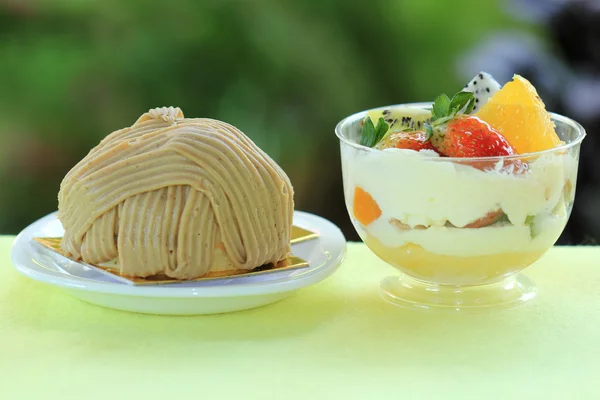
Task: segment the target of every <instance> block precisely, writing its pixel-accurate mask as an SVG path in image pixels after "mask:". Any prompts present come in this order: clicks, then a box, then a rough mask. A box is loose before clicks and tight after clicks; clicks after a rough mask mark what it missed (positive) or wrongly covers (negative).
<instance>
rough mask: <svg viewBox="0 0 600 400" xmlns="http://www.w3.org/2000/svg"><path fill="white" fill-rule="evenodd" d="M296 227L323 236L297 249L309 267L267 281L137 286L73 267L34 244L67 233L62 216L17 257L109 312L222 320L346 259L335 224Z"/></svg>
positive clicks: (23, 240)
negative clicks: (222, 316)
mask: <svg viewBox="0 0 600 400" xmlns="http://www.w3.org/2000/svg"><path fill="white" fill-rule="evenodd" d="M294 225H297V226H300V227H302V228H305V229H308V230H311V231H313V232H317V233H319V235H320V236H319V238H317V239H314V240H309V241H307V242H303V243H298V244H295V245H292V252H293V253H294V255H296V256H298V257H300V258H303V259H304V260H306V261H307V262H308V263H309V266H308V267H306V268H302V269H297V270H291V271H281V272H271V273H268V274H264V275H256V276H248V277H237V278H236V277H233V278H223V279H217V280H210V281H203V282H202V281H199V282H184V283H178V284H172V285H159V286H132V285H128V284H125V283H122V282H119V281H117V280H116V279H114V278H111V277H110V276H107V275H104V274H101V273H99V272H97V271H95V270H93V269H91V268H89V267H86V266H85V265H83V264H80V263H77V262H74V261H71V260H69V259H67V258H65V257H63V256H60V255H58V254H56V253H54V252H52V251H50V250H48V249H45V248H43V247H42V246H41V245H39V244H38V243H36V242H34V241H33V240H32V238H34V237H58V236H62V235H63V232H64V230H63V228H62V225H61V224H60V221H58V219H57V218H56V213H53V214H50V215H47V216H45V217H44V218H41V219H39V220H38V221H36V222H34V223H33V224H31V225H30V226H28V227H27V228H25V229H24V230H23V231H22V232H21V233H20V234H19V235H18V236H17V238H16V239H15V242H14V243H13V247H12V251H11V259H12V262H13V264H14V266H15V267H16V268H17V270H18V271H19V272H21V273H22V274H23V275H25V276H27V277H29V278H31V279H35V280H38V281H40V282H44V283H49V284H51V285H55V286H58V287H61V288H63V289H65V290H66V291H67V292H68V293H70V294H71V295H73V296H75V297H77V298H79V299H81V300H84V301H87V302H89V303H93V304H97V305H100V306H104V307H109V308H114V309H118V310H124V311H133V312H140V313H147V314H173V315H175V314H177V315H191V314H216V313H224V312H231V311H239V310H246V309H249V308H255V307H260V306H263V305H266V304H269V303H273V302H275V301H278V300H281V299H283V298H285V297H288V296H290V295H291V294H293V293H294V292H295V291H297V290H298V289H301V288H304V287H306V286H310V285H314V284H315V283H317V282H319V281H321V280H323V279H325V278H327V277H328V276H329V275H331V274H332V273H333V272H334V271H335V270H336V269H337V267H338V266H339V265H340V264H341V262H342V260H343V259H344V256H345V254H346V239H345V238H344V235H343V234H342V232H341V231H340V230H339V228H338V227H336V226H335V225H334V224H332V223H331V222H329V221H327V220H326V219H324V218H321V217H318V216H316V215H313V214H309V213H305V212H301V211H295V212H294Z"/></svg>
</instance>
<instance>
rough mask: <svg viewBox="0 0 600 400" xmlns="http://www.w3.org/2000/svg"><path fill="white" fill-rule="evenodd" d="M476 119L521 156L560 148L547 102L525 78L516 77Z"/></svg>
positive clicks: (487, 104)
mask: <svg viewBox="0 0 600 400" xmlns="http://www.w3.org/2000/svg"><path fill="white" fill-rule="evenodd" d="M475 115H476V116H477V117H479V118H481V119H482V120H484V121H485V122H487V123H488V124H490V125H491V126H492V127H493V128H496V130H498V131H499V132H500V133H501V134H502V136H504V138H505V139H506V140H508V142H509V143H510V144H511V145H512V146H513V147H514V148H515V150H516V151H517V153H519V154H523V153H531V152H534V151H542V150H547V149H551V148H553V147H556V146H558V145H560V144H561V141H560V139H559V137H558V136H557V135H556V132H555V131H554V123H553V122H552V121H551V120H550V115H549V114H548V113H547V112H546V106H545V105H544V102H543V101H542V99H540V96H538V94H537V91H536V90H535V88H534V87H533V85H532V84H531V83H530V82H529V81H528V80H527V79H525V78H523V77H522V76H519V75H515V76H514V77H513V80H512V81H511V82H508V83H507V84H505V85H504V86H503V87H502V89H500V90H499V91H498V92H497V93H496V94H495V95H493V96H492V98H490V100H489V101H488V102H487V103H486V104H485V105H484V106H483V107H482V108H481V110H479V111H478V112H477V113H476V114H475Z"/></svg>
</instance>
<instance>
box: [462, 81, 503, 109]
mask: <svg viewBox="0 0 600 400" xmlns="http://www.w3.org/2000/svg"><path fill="white" fill-rule="evenodd" d="M500 87H501V86H500V84H499V83H498V82H497V81H496V80H495V79H494V77H493V76H491V75H490V74H488V73H487V72H480V73H478V74H477V75H476V76H475V78H473V79H472V80H471V82H469V83H467V84H466V85H465V87H464V89H463V91H464V92H471V93H473V95H474V96H475V107H474V108H473V111H471V114H475V113H476V112H477V111H479V109H480V108H481V107H483V105H484V104H485V103H487V101H488V100H489V99H490V97H492V96H493V95H494V93H496V92H497V91H498V90H500Z"/></svg>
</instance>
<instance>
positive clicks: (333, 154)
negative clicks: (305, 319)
mask: <svg viewBox="0 0 600 400" xmlns="http://www.w3.org/2000/svg"><path fill="white" fill-rule="evenodd" d="M509 3H510V4H509ZM509 3H507V2H503V1H489V0H488V1H473V0H454V1H443V0H439V1H436V0H422V1H408V0H406V1H401V0H400V1H399V0H376V1H375V0H374V1H368V2H355V1H344V0H337V1H333V0H329V1H285V2H282V1H235V0H222V1H198V0H182V1H173V2H149V1H137V0H130V1H112V0H103V1H101V0H95V1H94V0H90V1H51V2H50V1H43V2H42V1H31V0H29V1H27V0H17V1H6V0H0V110H1V114H0V140H1V145H0V233H12V234H14V233H17V232H18V231H19V230H21V229H22V228H23V227H25V226H26V225H28V224H29V223H31V222H33V221H34V220H36V219H37V218H39V217H41V216H43V215H45V214H47V213H49V212H52V211H54V210H55V209H56V207H57V199H56V195H57V192H58V186H59V183H60V181H61V179H62V177H63V176H64V174H65V173H66V172H67V171H68V170H69V169H70V167H72V166H73V165H74V164H75V163H76V162H77V161H78V160H79V159H80V158H81V157H83V156H84V155H85V154H86V153H87V152H88V151H89V149H91V148H92V147H93V146H95V145H96V144H97V143H98V142H99V141H100V139H101V138H103V137H104V136H105V135H107V134H108V133H110V132H111V131H113V130H116V129H119V128H121V127H124V126H128V125H131V124H132V123H133V122H134V121H135V120H136V119H137V117H138V116H139V115H141V114H142V113H143V112H145V111H146V110H148V109H149V108H153V107H158V106H169V105H172V106H178V107H180V108H181V109H182V110H183V112H184V114H185V115H186V116H188V117H211V118H217V119H220V120H223V121H226V122H229V123H231V124H233V125H235V126H237V127H238V128H240V129H241V130H242V131H244V132H245V133H246V134H248V135H249V136H250V137H251V138H252V139H253V140H254V141H255V142H256V143H257V144H258V145H259V146H260V147H262V148H263V149H264V150H265V151H266V152H267V153H268V154H270V155H271V156H272V157H273V158H274V159H275V160H276V161H277V162H279V163H280V165H282V167H283V168H284V169H285V170H286V171H287V173H288V174H289V176H290V178H291V180H292V182H293V184H294V187H295V190H296V205H297V208H298V209H301V210H306V211H310V212H313V213H317V214H320V215H323V216H324V217H326V218H328V219H330V220H332V221H333V222H335V223H336V224H338V225H339V226H340V227H342V229H343V230H344V232H345V233H346V235H347V236H348V238H350V239H356V238H357V236H356V235H355V234H354V231H353V230H352V228H351V225H350V222H349V219H348V216H347V213H346V209H345V206H344V202H343V198H342V182H341V170H340V165H339V149H338V143H337V140H336V138H335V136H334V133H333V129H334V127H335V125H336V123H337V122H338V121H339V120H341V119H342V118H343V117H345V116H347V115H349V114H351V113H354V112H357V111H360V110H363V109H366V108H371V107H376V106H381V105H386V104H393V103H401V102H411V101H423V100H429V99H433V98H434V97H435V96H436V95H438V94H440V93H442V92H447V93H454V92H455V91H457V90H459V89H460V88H461V87H462V85H464V83H466V81H467V80H468V79H469V78H470V77H471V76H472V75H474V74H475V73H476V72H478V71H479V68H480V65H478V64H477V62H474V63H472V64H470V63H469V62H468V60H469V55H468V54H469V52H471V53H472V51H473V49H475V48H476V47H477V46H478V45H481V43H482V41H483V42H484V43H485V40H487V39H486V38H488V37H493V35H494V33H495V32H502V31H507V30H509V31H512V32H519V33H521V34H526V35H528V37H533V38H535V39H536V40H538V41H540V43H549V42H550V43H551V37H550V36H549V35H548V34H547V32H546V30H545V29H544V25H543V24H541V23H540V22H539V21H538V22H535V21H534V22H532V21H531V20H525V19H522V18H515V17H514V13H511V12H510V11H511V10H513V11H514V10H515V9H517V10H518V8H519V7H521V6H522V5H519V2H509ZM515 45H517V46H518V43H515ZM516 69H518V68H516ZM513 72H519V71H513ZM530 78H535V77H530ZM532 80H533V81H534V82H535V79H532ZM394 173H401V172H400V171H397V172H393V171H391V172H389V174H390V179H393V175H394ZM599 219H600V218H599ZM582 229H583V228H582ZM590 232H591V233H588V234H587V236H589V237H593V236H594V235H595V231H593V230H590ZM582 240H588V239H586V238H585V237H584V236H583V234H582V235H579V236H577V235H575V236H574V239H572V240H571V241H582Z"/></svg>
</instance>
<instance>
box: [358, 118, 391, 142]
mask: <svg viewBox="0 0 600 400" xmlns="http://www.w3.org/2000/svg"><path fill="white" fill-rule="evenodd" d="M388 129H390V127H389V125H388V124H387V122H385V120H384V119H383V118H382V117H379V120H378V121H377V126H374V125H373V121H372V120H371V118H370V117H367V118H366V119H365V122H364V124H363V127H362V130H361V132H360V144H362V145H363V146H367V147H373V146H375V145H376V144H377V143H379V141H380V140H381V139H382V138H383V137H384V136H385V133H386V132H387V131H388Z"/></svg>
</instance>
